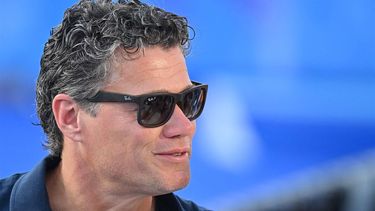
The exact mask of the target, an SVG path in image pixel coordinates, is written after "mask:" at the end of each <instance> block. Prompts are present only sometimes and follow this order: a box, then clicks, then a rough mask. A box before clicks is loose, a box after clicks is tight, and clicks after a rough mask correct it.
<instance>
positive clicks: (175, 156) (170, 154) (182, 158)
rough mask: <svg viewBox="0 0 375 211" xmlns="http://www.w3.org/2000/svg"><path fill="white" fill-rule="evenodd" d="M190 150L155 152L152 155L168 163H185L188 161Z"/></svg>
mask: <svg viewBox="0 0 375 211" xmlns="http://www.w3.org/2000/svg"><path fill="white" fill-rule="evenodd" d="M190 154H191V153H190V150H188V149H174V150H170V151H165V152H157V153H154V155H155V156H156V157H158V158H161V159H164V160H166V161H169V162H186V161H188V160H189V159H190Z"/></svg>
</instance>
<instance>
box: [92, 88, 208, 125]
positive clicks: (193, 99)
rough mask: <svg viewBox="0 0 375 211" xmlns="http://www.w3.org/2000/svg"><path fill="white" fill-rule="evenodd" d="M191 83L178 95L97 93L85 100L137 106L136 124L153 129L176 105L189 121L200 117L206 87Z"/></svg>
mask: <svg viewBox="0 0 375 211" xmlns="http://www.w3.org/2000/svg"><path fill="white" fill-rule="evenodd" d="M192 83H193V86H192V87H190V88H188V89H186V90H184V91H182V92H180V93H151V94H144V95H136V96H134V95H126V94H119V93H113V92H105V91H99V92H98V93H97V94H96V95H95V96H94V97H92V98H89V99H87V100H88V101H90V102H95V103H97V102H117V103H135V104H137V105H138V113H137V121H138V123H139V124H140V125H142V126H143V127H147V128H153V127H159V126H161V125H163V124H165V123H167V122H168V120H169V119H170V118H171V116H172V114H173V111H174V108H175V106H176V104H177V105H178V107H180V109H181V110H182V112H183V113H184V114H185V116H186V117H187V118H188V119H189V120H190V121H193V120H195V119H196V118H198V117H199V116H200V114H201V113H202V111H203V107H204V104H205V101H206V96H207V90H208V85H206V84H201V83H198V82H194V81H192Z"/></svg>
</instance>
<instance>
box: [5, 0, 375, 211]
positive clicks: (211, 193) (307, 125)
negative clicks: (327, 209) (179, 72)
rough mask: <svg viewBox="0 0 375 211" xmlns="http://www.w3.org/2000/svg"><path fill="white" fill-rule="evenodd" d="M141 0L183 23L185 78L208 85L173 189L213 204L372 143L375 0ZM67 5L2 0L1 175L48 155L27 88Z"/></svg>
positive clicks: (227, 201)
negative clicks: (189, 153) (182, 173)
mask: <svg viewBox="0 0 375 211" xmlns="http://www.w3.org/2000/svg"><path fill="white" fill-rule="evenodd" d="M148 2H149V3H152V4H155V5H157V6H160V7H162V8H165V9H167V10H171V11H173V12H175V13H177V14H179V15H183V16H186V17H187V18H188V19H189V21H190V25H191V26H192V27H193V28H194V30H195V32H196V36H195V39H194V40H193V41H192V52H191V54H190V55H189V56H188V67H189V71H190V74H191V78H192V79H194V80H197V81H202V82H205V83H208V84H209V86H210V87H209V96H208V102H207V105H206V108H205V111H204V113H203V115H202V117H201V118H200V119H199V120H198V131H197V135H196V137H195V139H194V156H193V159H192V180H191V183H190V185H189V186H188V188H186V189H184V190H182V191H181V192H180V193H179V194H180V195H182V196H184V197H186V198H189V199H193V200H194V201H196V202H198V203H200V204H202V205H205V206H207V207H211V208H214V209H218V208H220V207H222V206H224V204H226V205H230V204H236V200H238V195H241V193H244V194H245V193H249V192H251V191H252V192H256V190H257V189H260V188H261V187H262V186H263V185H266V184H269V183H271V182H272V181H278V180H282V178H288V177H289V176H290V175H294V174H297V173H301V172H305V171H308V170H310V169H314V168H319V167H320V166H323V165H326V164H327V163H331V162H335V161H337V160H340V159H343V158H347V157H354V158H355V157H357V156H361V155H362V154H363V153H366V152H369V151H372V150H373V149H375V1H373V0H356V1H354V0H314V1H312V0H307V1H296V0H275V1H269V0H233V1H223V0H215V1H213V0H206V1H198V0H191V1H166V0H154V1H148ZM73 3H75V1H72V0H65V1H54V2H53V3H52V2H51V1H47V0H38V1H26V0H18V1H3V2H2V3H1V7H0V44H1V45H0V120H1V121H0V122H1V123H0V124H1V127H0V177H5V176H8V175H10V174H13V173H15V172H24V171H28V170H30V169H31V168H32V167H33V166H34V165H35V164H36V163H37V162H38V161H39V160H40V159H42V158H43V157H44V156H45V155H46V154H47V152H46V151H44V150H43V148H42V143H43V141H44V139H45V136H44V134H43V132H42V130H41V128H39V127H38V126H33V123H38V118H37V115H36V112H35V101H34V98H35V94H34V92H35V88H34V87H35V82H36V79H37V76H38V72H39V61H40V57H41V55H42V50H43V46H44V43H45V42H46V40H47V38H48V37H49V33H50V30H51V28H52V27H54V26H56V25H57V24H58V23H60V21H61V19H62V16H63V12H64V11H65V9H66V8H67V7H70V6H71V5H72V4H73ZM283 181H284V180H283ZM249 197H251V196H250V195H249Z"/></svg>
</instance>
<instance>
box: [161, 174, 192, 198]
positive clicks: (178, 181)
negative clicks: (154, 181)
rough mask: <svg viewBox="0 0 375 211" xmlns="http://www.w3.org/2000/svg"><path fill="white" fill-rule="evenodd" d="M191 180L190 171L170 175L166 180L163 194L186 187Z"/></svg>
mask: <svg viewBox="0 0 375 211" xmlns="http://www.w3.org/2000/svg"><path fill="white" fill-rule="evenodd" d="M189 181H190V174H189V173H186V172H185V173H183V174H177V175H173V176H172V177H169V178H168V179H167V180H165V181H164V185H163V187H164V188H163V191H162V192H163V194H165V193H171V192H174V191H178V190H181V189H183V188H185V187H186V186H187V185H188V184H189Z"/></svg>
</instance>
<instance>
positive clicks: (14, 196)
mask: <svg viewBox="0 0 375 211" xmlns="http://www.w3.org/2000/svg"><path fill="white" fill-rule="evenodd" d="M59 162H60V158H57V157H51V156H49V157H46V158H44V159H43V160H42V162H40V163H39V164H38V165H37V166H36V167H35V168H33V169H32V170H31V171H30V172H28V173H26V174H24V175H22V176H21V177H20V178H19V179H18V181H17V182H16V183H15V185H14V187H13V190H12V193H11V196H10V204H9V208H10V210H12V211H24V210H38V211H51V207H50V205H49V200H48V193H47V188H46V183H45V181H46V173H47V171H48V170H51V169H53V168H55V167H57V165H58V164H59ZM155 199H156V210H184V209H183V208H182V207H184V206H183V205H184V204H185V203H186V202H185V201H184V200H182V199H180V198H178V197H177V196H176V195H174V194H173V193H169V194H165V195H161V196H156V197H155Z"/></svg>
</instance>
